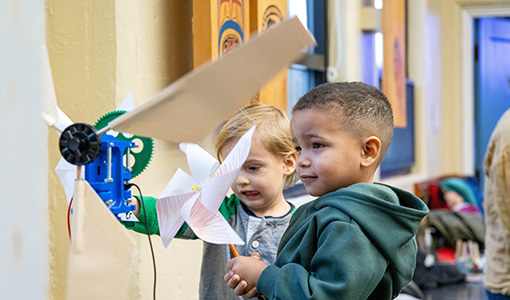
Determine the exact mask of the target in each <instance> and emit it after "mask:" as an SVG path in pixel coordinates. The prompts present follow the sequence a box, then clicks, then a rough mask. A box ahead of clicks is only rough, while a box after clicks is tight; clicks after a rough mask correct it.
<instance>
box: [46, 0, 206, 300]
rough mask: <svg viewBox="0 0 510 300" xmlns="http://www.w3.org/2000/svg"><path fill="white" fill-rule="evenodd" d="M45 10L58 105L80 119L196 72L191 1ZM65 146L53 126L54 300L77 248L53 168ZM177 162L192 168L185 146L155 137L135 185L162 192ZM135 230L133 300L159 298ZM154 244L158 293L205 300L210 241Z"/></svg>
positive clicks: (56, 0)
mask: <svg viewBox="0 0 510 300" xmlns="http://www.w3.org/2000/svg"><path fill="white" fill-rule="evenodd" d="M45 11H46V43H47V47H48V52H49V56H50V63H51V67H52V72H53V79H54V84H55V90H56V95H57V101H58V105H59V107H60V108H61V109H62V111H64V113H66V114H67V115H68V116H69V117H70V118H71V120H73V121H74V122H85V123H89V124H94V123H95V121H96V120H97V119H98V118H99V117H101V116H102V115H104V114H105V113H107V112H109V111H112V110H115V109H116V107H117V106H118V105H119V104H120V103H121V101H122V100H123V99H124V98H125V97H126V96H127V95H128V94H129V93H130V92H132V93H133V95H134V102H135V106H137V105H139V104H141V103H142V102H143V101H145V100H146V99H148V98H149V97H150V96H152V95H153V94H154V93H156V92H157V91H159V90H160V89H162V88H163V87H165V86H167V85H168V84H170V83H171V82H173V81H175V80H176V79H177V78H179V77H180V76H182V75H183V74H185V73H187V72H188V71H190V70H191V69H192V65H193V58H192V35H191V30H192V28H191V20H192V15H191V13H192V5H191V1H149V2H147V1H143V2H140V1H126V0H122V1H120V0H118V1H113V0H110V1H99V0H87V1H66V0H47V1H46V4H45ZM57 143H58V136H57V135H56V134H55V132H54V131H53V130H51V131H49V135H48V144H49V153H48V155H49V157H48V160H49V169H48V177H49V183H48V185H49V192H48V196H49V220H50V221H49V227H50V229H49V231H50V236H49V240H50V245H49V248H50V249H49V252H50V262H49V264H50V288H49V298H50V299H63V298H64V295H65V288H66V285H65V279H66V268H67V251H68V245H69V240H68V235H67V223H66V214H67V200H66V198H65V195H64V192H63V188H62V187H61V184H60V181H59V179H58V177H57V176H56V174H55V172H54V171H53V170H54V168H55V166H56V165H57V163H58V160H59V159H60V154H59V151H58V148H57ZM205 143H207V141H205ZM205 146H207V145H205ZM177 167H182V168H184V169H186V162H185V158H184V155H183V154H182V153H181V152H180V151H179V150H178V147H177V144H172V143H167V142H162V141H155V152H154V154H153V158H152V162H151V164H150V165H149V167H148V168H147V169H146V170H145V171H144V172H143V173H142V174H141V175H140V176H138V177H136V178H135V179H134V180H132V182H134V183H136V184H138V185H139V186H140V187H141V189H142V192H143V194H144V195H145V196H154V197H158V196H159V194H160V193H161V192H162V191H163V189H164V187H165V186H166V184H167V183H168V181H169V180H170V178H171V176H172V175H173V173H174V172H175V170H176V169H177ZM133 194H136V190H134V191H133ZM132 235H133V237H135V239H136V241H137V244H138V246H139V248H140V252H139V254H138V255H137V256H136V257H135V260H136V261H135V264H134V266H135V268H134V271H133V273H132V275H131V279H130V283H129V284H130V288H129V291H128V294H129V296H128V299H151V298H152V287H153V269H152V261H151V254H150V251H149V245H148V240H147V237H146V236H144V235H141V234H137V233H134V232H133V233H132ZM152 241H153V245H154V247H155V250H156V253H155V256H156V262H157V273H158V277H157V298H158V299H198V279H199V267H200V263H201V250H202V243H201V242H200V241H173V242H172V244H171V245H170V246H169V248H168V249H164V248H163V247H162V243H161V240H160V238H159V237H153V238H152ZM84 284H86V283H84Z"/></svg>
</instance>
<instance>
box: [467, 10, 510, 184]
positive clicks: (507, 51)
mask: <svg viewBox="0 0 510 300" xmlns="http://www.w3.org/2000/svg"><path fill="white" fill-rule="evenodd" d="M473 32H474V36H473V41H474V54H473V56H474V73H473V75H474V142H475V153H474V154H475V155H474V158H475V162H474V166H475V174H476V175H477V177H478V178H479V179H480V183H481V186H482V187H483V178H484V176H483V159H484V156H485V150H486V148H487V144H488V142H489V139H490V136H491V133H492V131H493V129H494V127H495V126H496V124H497V122H498V120H499V118H500V117H501V116H502V115H503V113H504V112H505V111H506V110H507V109H508V108H510V19H508V18H504V17H483V18H478V19H474V30H473Z"/></svg>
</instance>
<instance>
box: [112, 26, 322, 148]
mask: <svg viewBox="0 0 510 300" xmlns="http://www.w3.org/2000/svg"><path fill="white" fill-rule="evenodd" d="M314 43H315V39H314V38H313V36H312V35H311V34H310V33H309V32H308V31H307V30H306V28H305V27H303V25H302V24H301V22H300V21H299V20H298V19H297V17H295V18H292V19H289V20H286V21H284V22H282V23H280V24H277V25H274V26H272V27H271V28H270V29H268V30H267V31H266V32H264V33H263V34H261V35H259V36H257V37H254V38H252V39H250V41H249V42H248V43H246V44H244V45H241V46H240V47H239V48H237V49H234V50H232V51H231V52H229V53H228V55H224V56H222V57H221V58H220V59H218V60H217V61H214V62H210V63H206V64H204V65H202V66H201V67H199V68H198V69H196V70H194V71H192V72H190V73H188V74H187V75H185V76H183V77H181V78H180V79H179V80H177V81H176V82H174V83H173V84H171V85H169V86H168V87H166V88H164V89H163V90H161V91H160V92H158V93H157V94H156V95H154V96H153V97H152V98H151V99H149V100H147V101H146V102H145V103H143V104H142V105H140V106H139V107H137V108H135V109H134V110H133V111H131V112H129V113H126V114H124V115H122V116H120V117H118V118H117V119H115V120H113V121H112V122H111V123H110V125H109V127H110V128H112V129H114V130H116V131H120V132H127V133H131V134H136V135H141V136H147V137H152V138H157V139H163V140H167V141H171V142H183V141H185V142H195V143H196V142H198V141H200V140H201V139H202V138H204V137H205V136H206V135H207V134H208V133H210V132H212V131H213V130H214V129H216V128H217V127H218V126H219V125H221V122H222V121H223V120H226V119H227V118H228V117H229V116H230V115H231V114H233V113H234V112H235V111H237V110H238V109H239V108H240V107H241V106H242V105H243V104H244V103H246V102H247V101H248V100H249V99H250V97H252V96H253V95H255V94H256V93H257V91H258V90H259V89H260V88H261V87H262V86H263V85H264V84H265V83H267V82H268V81H269V80H270V79H271V78H273V77H274V76H275V75H276V74H278V72H280V71H281V70H282V69H283V68H284V67H285V66H287V65H288V64H289V63H291V62H294V61H296V60H298V59H299V58H300V57H301V56H302V51H303V49H304V48H305V47H306V46H311V45H313V44H314Z"/></svg>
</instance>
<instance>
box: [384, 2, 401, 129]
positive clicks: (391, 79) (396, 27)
mask: <svg viewBox="0 0 510 300" xmlns="http://www.w3.org/2000/svg"><path fill="white" fill-rule="evenodd" d="M382 31H383V39H384V41H383V52H384V59H383V77H382V89H383V92H384V93H385V94H386V96H387V97H388V100H389V101H390V103H391V105H392V107H393V115H394V120H395V127H406V126H407V120H406V40H405V0H384V1H383V13H382Z"/></svg>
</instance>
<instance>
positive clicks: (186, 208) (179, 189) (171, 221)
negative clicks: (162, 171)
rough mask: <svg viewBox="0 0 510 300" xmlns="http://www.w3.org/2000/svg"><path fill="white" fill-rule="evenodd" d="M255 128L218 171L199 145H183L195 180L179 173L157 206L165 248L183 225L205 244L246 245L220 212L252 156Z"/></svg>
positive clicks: (244, 136) (184, 173)
mask: <svg viewBox="0 0 510 300" xmlns="http://www.w3.org/2000/svg"><path fill="white" fill-rule="evenodd" d="M254 130H255V126H253V127H252V128H251V129H250V130H249V131H247V132H246V133H245V134H244V135H243V136H242V137H241V138H240V139H239V141H238V142H237V144H236V145H235V146H234V148H233V149H232V151H230V153H229V154H228V156H227V157H226V158H225V161H224V162H223V163H222V164H221V165H220V166H219V167H218V168H216V167H217V166H218V161H216V159H214V157H212V156H211V155H210V154H209V153H207V152H206V151H205V150H204V149H202V148H201V147H200V146H198V145H196V144H188V143H181V144H180V145H179V146H180V148H181V150H182V151H183V152H184V153H186V157H187V159H188V165H189V167H190V170H191V173H192V174H193V177H191V176H189V175H188V174H187V173H186V172H184V171H183V170H181V169H178V170H177V171H176V172H175V174H174V176H173V177H172V179H171V180H170V182H169V183H168V185H167V187H166V188H165V190H164V191H163V193H162V195H161V197H160V198H159V199H158V201H157V203H156V208H157V211H158V222H159V229H160V235H161V239H162V241H163V244H164V246H165V247H168V244H170V241H171V240H172V239H173V238H174V236H175V234H176V233H177V232H178V231H179V229H180V228H181V226H182V225H183V223H184V222H186V223H188V225H189V226H190V227H191V229H192V230H193V232H194V233H195V234H196V235H197V236H198V237H199V238H200V239H202V240H204V241H206V242H209V243H213V244H236V245H243V244H244V241H243V240H242V239H241V238H240V237H239V236H238V235H237V234H236V232H235V231H234V230H233V229H232V228H231V227H230V225H229V224H228V222H227V221H226V220H225V218H224V217H223V216H222V215H221V213H220V212H219V211H218V209H219V207H220V205H221V203H222V201H223V199H224V197H225V195H226V194H227V192H228V190H229V188H230V186H231V185H232V183H233V182H234V180H235V178H236V176H237V173H238V172H239V170H240V169H241V167H242V165H243V164H244V161H245V160H246V158H247V157H248V154H249V152H250V145H251V138H252V136H253V132H254Z"/></svg>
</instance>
